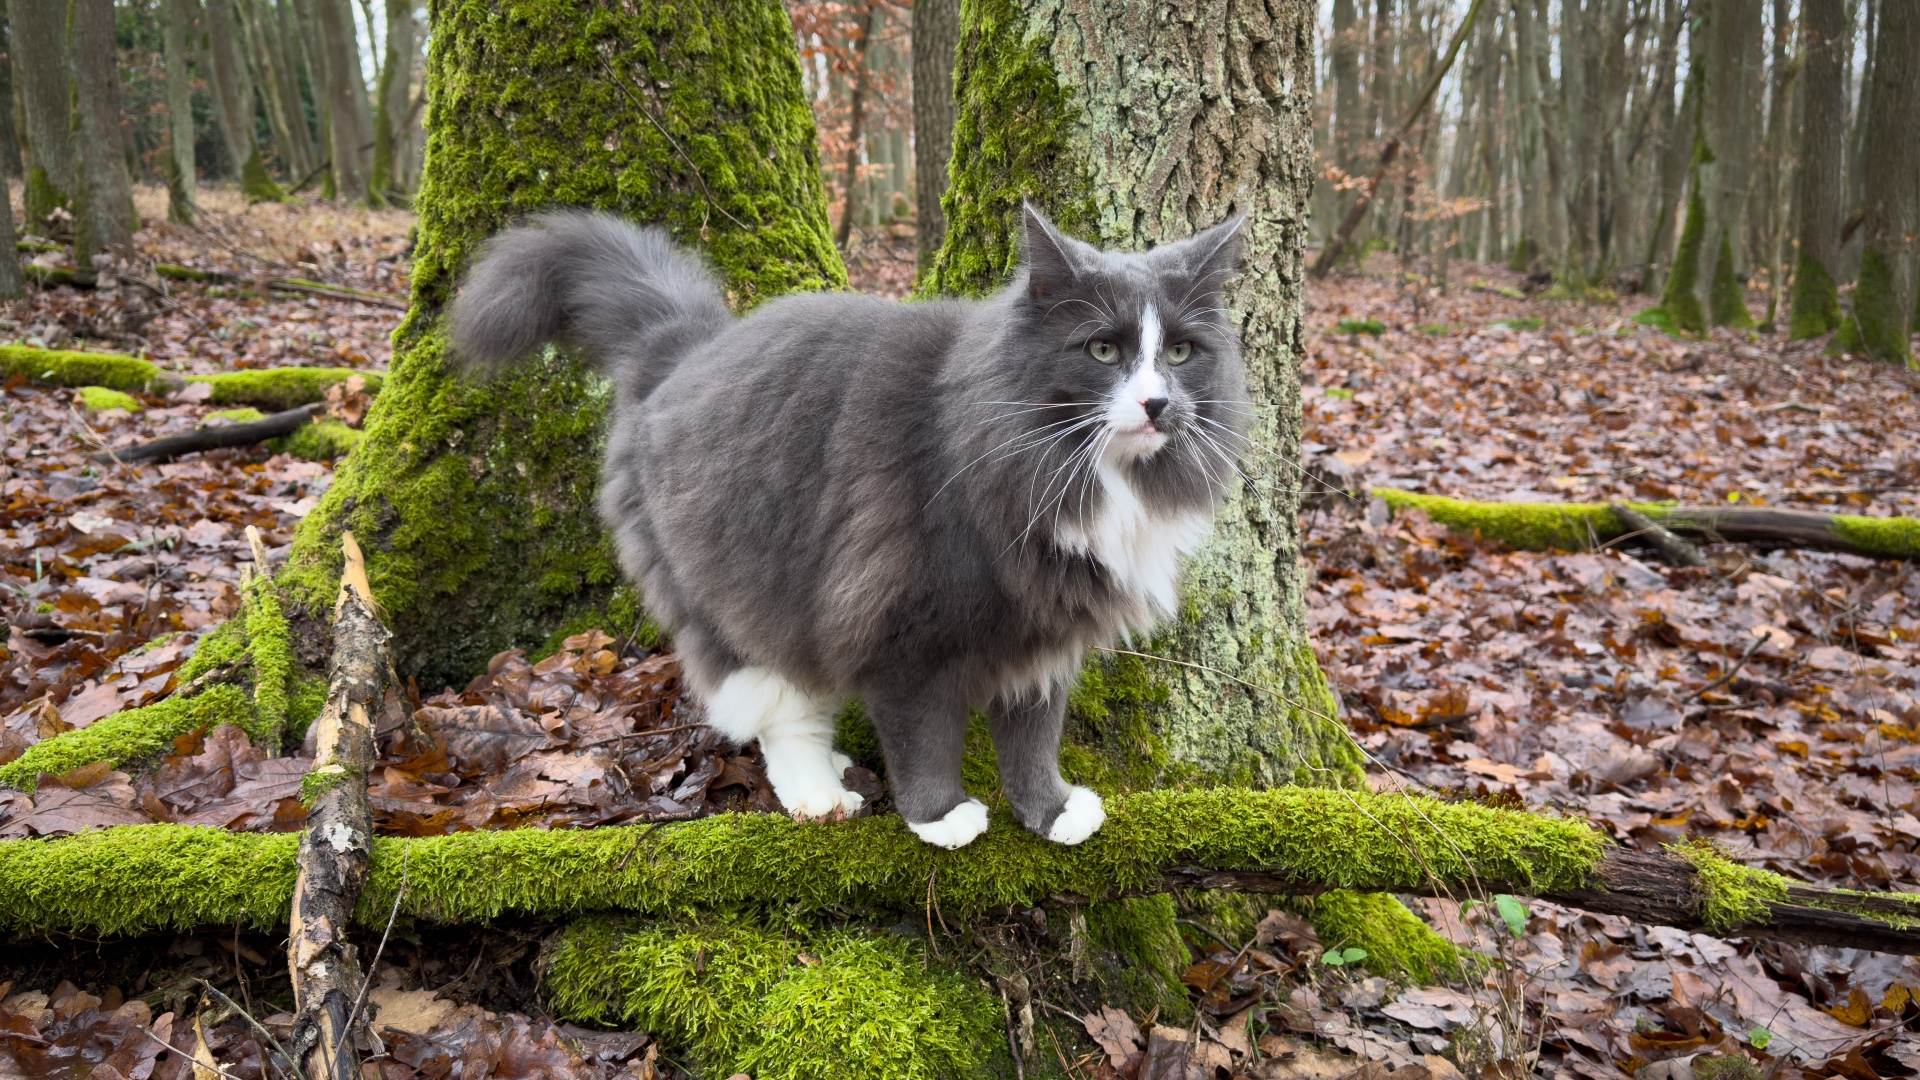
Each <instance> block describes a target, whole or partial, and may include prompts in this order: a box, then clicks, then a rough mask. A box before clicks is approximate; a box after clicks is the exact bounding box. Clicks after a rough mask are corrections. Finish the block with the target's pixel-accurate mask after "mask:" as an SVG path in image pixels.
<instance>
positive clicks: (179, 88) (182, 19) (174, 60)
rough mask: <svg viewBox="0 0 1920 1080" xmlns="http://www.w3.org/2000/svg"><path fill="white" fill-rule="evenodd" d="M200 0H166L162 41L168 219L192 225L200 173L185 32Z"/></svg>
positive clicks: (176, 222) (190, 24) (189, 26)
mask: <svg viewBox="0 0 1920 1080" xmlns="http://www.w3.org/2000/svg"><path fill="white" fill-rule="evenodd" d="M199 6H200V5H199V0H166V8H165V10H164V12H163V13H162V18H163V19H164V20H165V26H164V27H163V28H162V31H161V33H162V44H163V46H164V48H165V50H166V54H167V131H168V135H169V142H170V145H169V147H168V154H167V220H168V221H171V222H173V223H174V224H176V225H192V224H193V218H194V214H195V209H194V205H195V200H196V199H197V198H198V197H199V196H198V188H199V174H198V168H197V166H196V165H195V163H194V160H193V84H192V83H191V82H190V81H189V79H188V75H187V32H188V31H189V30H190V29H191V28H192V26H193V17H194V13H195V11H196V10H197V9H198V8H199Z"/></svg>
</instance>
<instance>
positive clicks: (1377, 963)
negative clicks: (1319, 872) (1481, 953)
mask: <svg viewBox="0 0 1920 1080" xmlns="http://www.w3.org/2000/svg"><path fill="white" fill-rule="evenodd" d="M1312 915H1313V929H1314V932H1315V933H1317V934H1319V935H1320V940H1321V941H1322V942H1324V943H1325V944H1326V945H1327V947H1328V948H1335V947H1339V948H1352V947H1355V946H1357V947H1359V948H1362V949H1365V950H1366V953H1367V956H1366V959H1365V960H1364V961H1362V963H1363V964H1364V965H1365V966H1366V967H1367V969H1368V970H1370V971H1374V972H1378V973H1379V974H1382V975H1395V976H1402V977H1406V978H1410V979H1412V980H1413V981H1414V982H1416V983H1420V984H1423V985H1424V984H1430V983H1433V982H1435V981H1436V980H1438V979H1441V978H1443V977H1445V976H1448V975H1452V974H1456V973H1458V972H1459V970H1460V950H1459V949H1457V948H1455V947H1454V945H1453V943H1452V942H1451V941H1448V940H1447V939H1446V938H1444V937H1441V936H1440V935H1439V934H1437V933H1435V932H1434V930H1433V928H1432V927H1430V926H1428V925H1427V924H1426V923H1425V922H1424V921H1422V920H1421V918H1420V917H1419V916H1418V915H1415V914H1414V913H1413V912H1412V911H1410V910H1408V908H1407V906H1406V905H1405V904H1402V903H1401V902H1400V901H1399V900H1397V899H1395V898H1394V897H1392V896H1388V895H1386V894H1384V893H1360V892H1350V891H1345V890H1341V891H1336V892H1330V893H1326V894H1324V895H1322V896H1319V897H1316V898H1314V901H1313V905H1312Z"/></svg>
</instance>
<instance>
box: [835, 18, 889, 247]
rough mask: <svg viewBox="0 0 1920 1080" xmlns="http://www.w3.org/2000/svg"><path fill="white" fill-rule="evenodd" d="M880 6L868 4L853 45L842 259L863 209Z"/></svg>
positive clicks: (838, 242) (838, 238)
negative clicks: (863, 155) (871, 64)
mask: <svg viewBox="0 0 1920 1080" xmlns="http://www.w3.org/2000/svg"><path fill="white" fill-rule="evenodd" d="M877 2H878V0H867V4H866V6H865V7H863V8H862V9H861V11H860V19H859V22H858V23H857V24H856V25H857V27H858V32H857V34H856V36H855V37H854V41H853V86H852V89H851V90H850V91H849V96H848V100H847V117H848V119H847V157H846V161H845V163H844V164H843V165H842V166H841V169H840V189H841V203H840V225H839V227H838V228H837V229H836V230H835V231H834V234H833V242H834V245H835V246H836V247H838V248H839V249H840V253H841V254H842V255H844V254H846V251H847V240H848V238H849V237H851V236H852V235H853V215H854V214H855V213H856V212H857V211H858V210H859V209H860V150H861V146H862V143H863V141H864V139H865V136H866V130H865V129H866V119H867V50H868V49H869V48H870V47H871V46H872V45H873V6H874V4H875V3H877Z"/></svg>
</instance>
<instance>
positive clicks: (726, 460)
mask: <svg viewBox="0 0 1920 1080" xmlns="http://www.w3.org/2000/svg"><path fill="white" fill-rule="evenodd" d="M1025 218H1026V253H1025V257H1024V260H1023V263H1022V265H1021V267H1020V269H1019V271H1018V272H1017V273H1016V274H1015V275H1014V278H1013V280H1012V282H1011V283H1010V284H1009V285H1008V286H1007V287H1006V289H1005V290H1004V291H1002V292H1001V293H1000V294H999V295H997V296H994V297H992V298H991V299H987V300H982V301H962V300H939V301H930V302H924V303H904V304H903V303H894V302H892V301H887V300H881V299H876V298H873V297H867V296H858V295H851V294H846V293H821V294H813V295H799V296H788V297H784V298H781V299H778V300H773V301H770V302H768V303H766V304H763V305H761V306H760V307H759V308H757V309H755V310H754V311H753V312H752V313H751V314H749V315H747V316H746V317H745V318H735V317H734V316H733V315H732V314H731V313H730V312H729V311H728V309H727V306H726V302H725V300H724V299H723V296H722V293H721V289H720V286H719V285H718V284H717V283H716V282H715V280H714V279H713V277H712V276H711V275H710V274H709V273H708V272H707V270H706V269H705V267H704V266H703V265H702V264H701V262H700V261H699V260H698V259H697V258H696V257H695V256H694V255H692V254H690V253H688V252H687V251H685V250H683V249H681V248H679V247H677V246H675V245H674V244H673V243H672V242H671V241H670V240H669V239H668V238H667V236H666V234H665V233H663V232H661V231H659V230H657V229H644V228H637V227H635V226H633V225H630V224H628V223H626V222H624V221H621V220H619V219H617V218H614V217H611V216H608V215H604V214H588V213H578V212H559V213H549V214H546V215H543V216H541V217H538V218H536V219H534V220H533V221H532V222H531V223H530V224H528V225H526V226H524V227H520V228H514V229H510V230H508V231H506V232H504V233H502V234H500V235H499V236H496V237H495V238H493V239H492V240H491V241H490V242H489V243H488V244H487V245H486V248H485V250H484V251H483V252H482V253H481V256H480V259H479V261H478V263H477V264H476V265H475V266H474V267H473V270H472V273H471V274H470V276H469V277H468V280H467V282H466V284H465V287H464V289H463V290H462V291H461V293H460V294H459V296H458V298H457V299H456V300H455V302H454V304H453V310H452V341H453V345H454V349H455V353H456V355H458V356H459V357H460V358H462V360H463V362H464V363H466V364H467V365H469V366H472V367H477V368H483V369H484V368H493V367H498V366H500V365H503V364H506V363H508V362H510V361H513V360H516V359H519V358H521V357H523V356H525V355H527V354H528V353H530V352H532V351H533V350H535V349H537V348H538V347H539V346H541V345H542V344H544V343H546V342H548V341H559V342H563V343H566V344H570V345H572V346H575V347H577V348H578V349H580V350H581V351H582V352H583V353H584V354H585V355H586V356H587V357H588V358H590V359H591V360H593V361H594V362H596V363H597V364H598V365H600V367H601V368H602V369H603V370H604V371H605V372H606V373H607V374H608V376H609V377H610V378H611V379H612V380H613V383H614V386H615V400H614V405H613V416H612V428H611V431H610V433H609V436H608V441H607V448H606V461H605V463H604V464H603V466H602V470H601V485H602V486H601V492H600V513H601V516H602V517H603V518H605V520H606V522H607V525H608V526H609V527H610V528H611V529H612V530H613V535H614V538H615V541H616V545H617V547H618V551H619V556H620V560H621V564H622V566H623V567H624V568H625V570H626V572H627V573H628V574H630V575H631V576H632V578H633V580H634V581H635V582H636V583H638V585H639V586H640V589H641V591H642V593H643V595H644V597H645V601H646V605H647V609H648V611H650V612H651V613H652V614H653V615H654V616H655V617H656V618H658V619H659V620H660V621H661V622H662V623H664V624H665V625H666V626H668V627H669V628H670V629H671V631H672V634H673V640H674V644H675V647H676V648H677V649H678V650H679V653H680V656H681V659H682V661H683V663H684V665H685V672H686V678H687V681H688V683H689V684H690V686H691V688H692V690H693V692H694V694H695V695H696V696H697V697H698V698H699V699H700V700H701V701H703V702H704V703H705V705H706V708H707V722H708V723H710V724H711V725H712V726H713V727H715V728H717V729H718V730H720V731H721V732H722V733H724V734H726V735H727V736H728V737H730V738H732V739H734V740H736V741H738V742H740V743H743V744H744V743H746V742H749V741H752V740H754V739H758V740H759V741H760V747H761V749H762V751H764V753H765V756H766V762H767V776H768V779H769V780H771V781H772V783H773V788H774V793H775V794H776V795H778V796H779V798H780V802H781V804H782V805H784V806H785V807H786V808H787V810H788V811H789V812H790V813H792V814H793V815H795V816H796V817H802V818H823V817H834V816H839V815H841V814H843V813H846V812H851V811H853V810H856V809H858V808H859V807H860V805H861V797H860V796H859V795H857V794H855V793H854V792H851V791H848V790H847V789H846V788H845V787H844V786H843V784H842V773H843V771H844V770H845V769H846V767H847V765H848V764H849V762H848V760H847V759H846V757H845V756H843V755H841V754H839V753H836V752H835V751H834V750H833V747H832V739H833V718H834V714H835V712H836V711H837V709H838V706H839V705H840V703H841V702H842V701H844V700H845V699H847V698H850V697H858V698H860V699H861V700H863V701H864V702H865V703H866V707H867V712H868V714H869V716H871V718H872V720H873V726H874V730H875V731H876V732H877V733H878V735H879V739H880V744H881V747H882V749H883V750H884V752H885V755H886V766H887V777H888V781H889V783H890V785H891V788H892V792H893V797H894V801H895V803H896V804H897V805H898V807H899V810H900V813H901V814H902V815H903V816H904V817H905V818H906V820H907V823H908V825H909V826H910V827H911V828H912V829H913V831H914V832H915V833H916V834H918V835H919V836H920V837H921V839H923V840H925V841H927V842H928V843H931V844H937V845H939V846H941V847H947V848H957V847H960V846H961V845H963V844H966V843H968V842H970V841H971V840H973V838H974V837H976V836H978V835H979V834H980V833H981V832H982V831H983V830H985V829H986V827H987V809H986V807H985V806H984V805H983V804H981V803H980V802H979V801H978V800H975V799H971V798H969V797H968V796H967V794H966V792H965V791H963V790H962V789H961V786H960V759H961V749H962V744H963V741H964V738H965V732H966V726H967V717H968V713H969V710H970V709H973V708H984V709H985V710H986V713H987V718H988V722H989V726H990V728H991V731H992V734H993V741H994V747H995V750H996V751H997V755H998V758H999V763H1000V779H1001V786H1002V790H1003V791H1004V793H1005V795H1006V798H1007V801H1008V802H1009V803H1010V804H1011V805H1012V807H1013V812H1014V815H1015V816H1016V817H1017V818H1018V819H1019V820H1020V822H1021V823H1022V824H1024V825H1025V826H1026V827H1027V828H1029V829H1031V830H1033V831H1034V832H1035V833H1038V834H1039V835H1041V836H1044V837H1047V838H1048V839H1051V840H1055V841H1058V842H1060V843H1063V844H1077V843H1079V842H1080V841H1082V840H1085V839H1086V838H1087V837H1088V836H1091V835H1092V834H1093V833H1094V832H1095V831H1096V830H1098V829H1099V828H1100V826H1101V824H1102V822H1104V821H1105V820H1106V812H1105V810H1104V809H1103V808H1102V806H1101V804H1100V798H1099V796H1097V795H1096V794H1094V793H1093V792H1092V791H1089V790H1087V789H1086V788H1082V787H1076V786H1073V785H1070V784H1068V783H1067V782H1066V781H1065V780H1063V779H1062V778H1061V776H1060V767H1059V749H1060V736H1061V727H1062V724H1063V723H1064V719H1065V710H1066V699H1067V690H1068V688H1069V687H1070V686H1071V685H1072V682H1073V679H1074V678H1075V676H1076V674H1077V673H1078V671H1079V667H1080V664H1081V661H1082V659H1083V657H1084V655H1085V653H1086V651H1087V649H1088V647H1089V646H1093V645H1104V644H1107V643H1110V642H1113V641H1115V640H1116V639H1118V638H1120V637H1122V636H1123V635H1129V634H1144V633H1145V632H1147V631H1148V630H1149V629H1150V628H1151V627H1152V626H1153V624H1154V622H1155V621H1156V620H1157V619H1159V618H1162V617H1165V616H1167V615H1169V614H1171V613H1172V612H1173V610H1174V608H1175V603H1176V595H1175V588H1176V583H1177V578H1178V575H1179V570H1180V562H1181V559H1182V557H1183V556H1185V555H1186V554H1187V553H1189V552H1191V551H1192V550H1193V548H1194V547H1195V545H1197V544H1198V543H1199V542H1200V541H1201V539H1202V538H1203V537H1204V535H1205V534H1206V532H1207V530H1208V527H1209V524H1210V522H1211V519H1212V517H1213V514H1214V511H1215V509H1216V508H1217V507H1218V506H1219V504H1220V502H1221V500H1222V498H1223V497H1224V496H1225V494H1226V492H1227V489H1228V484H1229V482H1230V481H1232V480H1233V479H1234V478H1235V476H1236V467H1235V459H1236V458H1237V456H1238V452H1239V451H1240V449H1241V446H1242V443H1243V441H1244V438H1245V431H1246V429H1247V422H1248V418H1249V416H1250V414H1251V411H1252V410H1251V406H1250V404H1249V403H1248V401H1247V391H1246V378H1245V372H1244V369H1243V368H1242V366H1241V362H1240V355H1239V347H1238V340H1237V337H1236V335H1235V332H1234V328H1233V325H1232V323H1231V322H1230V321H1229V318H1228V316H1227V313H1226V310H1225V305H1224V304H1223V302H1222V299H1221V289H1222V287H1223V286H1224V285H1225V283H1226V282H1227V280H1228V279H1229V278H1230V277H1231V276H1232V274H1233V272H1234V270H1235V269H1236V267H1237V265H1238V262H1239V258H1240V241H1239V238H1238V234H1239V230H1240V225H1241V220H1242V219H1239V218H1235V219H1233V220H1231V221H1228V222H1226V223H1225V224H1222V225H1219V226H1217V227H1215V228H1213V229H1210V230H1208V231H1206V232H1203V233H1200V234H1199V235H1197V236H1194V237H1192V238H1191V239H1188V240H1185V241H1182V242H1180V243H1175V244H1168V245H1165V246H1163V247H1159V248H1156V249H1154V250H1152V251H1149V252H1147V253H1145V254H1121V253H1114V252H1103V251H1100V250H1098V249H1096V248H1093V247H1091V246H1089V245H1087V244H1084V243H1081V242H1080V241H1077V240H1074V239H1071V238H1069V237H1067V236H1065V235H1062V234H1061V233H1060V232H1059V231H1058V230H1056V229H1055V228H1054V227H1053V226H1052V225H1051V224H1050V223H1049V222H1047V220H1046V219H1045V218H1043V217H1042V216H1041V215H1040V214H1039V213H1038V212H1037V211H1035V210H1034V209H1033V208H1032V207H1030V206H1029V207H1027V208H1026V214H1025Z"/></svg>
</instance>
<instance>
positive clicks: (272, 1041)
mask: <svg viewBox="0 0 1920 1080" xmlns="http://www.w3.org/2000/svg"><path fill="white" fill-rule="evenodd" d="M199 983H200V985H201V987H203V988H204V989H205V990H206V991H207V993H209V994H212V995H213V996H214V997H217V998H219V999H220V1000H221V1001H224V1002H226V1004H227V1008H229V1009H232V1010H233V1011H234V1012H237V1013H239V1014H240V1015H241V1016H243V1017H245V1018H246V1021H247V1023H249V1024H252V1025H253V1027H254V1030H255V1031H258V1032H259V1033H260V1034H262V1035H265V1036H266V1037H267V1044H268V1045H269V1046H272V1047H273V1049H274V1052H275V1053H277V1054H279V1055H280V1056H281V1057H283V1058H286V1059H287V1068H289V1069H292V1070H293V1075H294V1080H307V1074H306V1073H304V1072H302V1071H301V1069H300V1063H299V1062H298V1061H295V1060H294V1057H293V1055H292V1054H289V1053H287V1048H286V1047H284V1046H281V1045H280V1040H279V1039H276V1038H274V1037H273V1032H271V1031H268V1030H267V1028H266V1025H264V1024H262V1023H261V1022H260V1021H258V1020H255V1019H254V1018H253V1014H252V1013H250V1012H248V1011H247V1010H245V1009H243V1008H241V1007H240V1006H238V1005H236V1004H234V1001H233V999H232V998H230V997H228V996H227V995H225V994H223V993H221V992H220V988H219V987H217V986H214V985H213V984H212V983H210V982H208V981H207V980H205V979H201V980H199Z"/></svg>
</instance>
